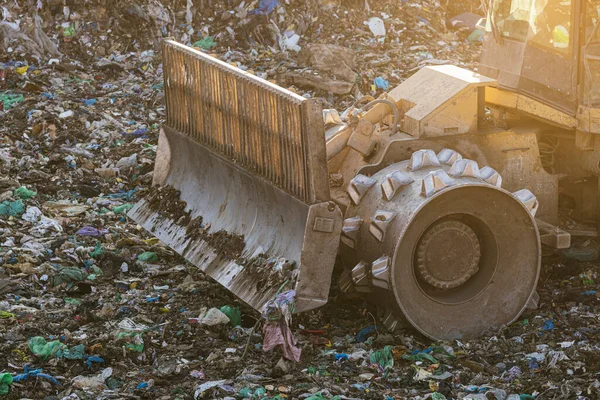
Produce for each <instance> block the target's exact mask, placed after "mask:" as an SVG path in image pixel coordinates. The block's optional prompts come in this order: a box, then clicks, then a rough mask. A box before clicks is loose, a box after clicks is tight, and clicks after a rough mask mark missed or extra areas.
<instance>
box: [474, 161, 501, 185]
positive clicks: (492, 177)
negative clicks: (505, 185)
mask: <svg viewBox="0 0 600 400" xmlns="http://www.w3.org/2000/svg"><path fill="white" fill-rule="evenodd" d="M479 173H480V174H481V179H483V180H484V181H486V182H487V183H489V184H490V185H494V186H496V187H498V188H501V187H502V176H501V175H500V174H499V173H498V171H496V170H495V169H493V168H490V167H487V166H485V167H483V168H481V169H480V170H479Z"/></svg>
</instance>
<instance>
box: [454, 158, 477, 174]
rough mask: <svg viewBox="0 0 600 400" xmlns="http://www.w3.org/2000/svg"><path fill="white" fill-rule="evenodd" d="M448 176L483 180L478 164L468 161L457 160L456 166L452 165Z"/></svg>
mask: <svg viewBox="0 0 600 400" xmlns="http://www.w3.org/2000/svg"><path fill="white" fill-rule="evenodd" d="M448 174H449V175H452V176H453V177H455V178H464V177H470V178H477V179H481V173H480V172H479V165H477V162H475V161H473V160H467V159H460V160H456V161H455V162H454V164H452V167H451V168H450V171H448Z"/></svg>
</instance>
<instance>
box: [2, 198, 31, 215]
mask: <svg viewBox="0 0 600 400" xmlns="http://www.w3.org/2000/svg"><path fill="white" fill-rule="evenodd" d="M24 212H25V204H23V201H21V200H17V201H8V200H7V201H3V202H2V203H0V217H16V216H18V215H21V214H23V213H24Z"/></svg>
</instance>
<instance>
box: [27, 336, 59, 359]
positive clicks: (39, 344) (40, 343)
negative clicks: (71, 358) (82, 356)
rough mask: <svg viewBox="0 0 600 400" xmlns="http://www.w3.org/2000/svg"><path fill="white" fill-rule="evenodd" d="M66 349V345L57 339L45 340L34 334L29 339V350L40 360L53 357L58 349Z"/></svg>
mask: <svg viewBox="0 0 600 400" xmlns="http://www.w3.org/2000/svg"><path fill="white" fill-rule="evenodd" d="M65 349H67V346H66V345H65V344H63V343H61V342H60V341H58V340H53V341H51V342H47V341H46V339H44V338H43V337H41V336H34V337H32V338H31V339H29V350H31V352H32V353H33V354H35V355H36V356H38V357H40V358H41V359H42V360H47V359H48V358H50V357H55V356H56V355H57V354H58V352H59V351H60V350H65Z"/></svg>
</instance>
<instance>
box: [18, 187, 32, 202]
mask: <svg viewBox="0 0 600 400" xmlns="http://www.w3.org/2000/svg"><path fill="white" fill-rule="evenodd" d="M36 195H37V192H34V191H33V190H29V189H27V188H26V187H25V186H21V187H20V188H18V189H15V190H14V191H13V196H15V197H16V198H18V199H23V200H27V199H30V198H32V197H33V196H36Z"/></svg>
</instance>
